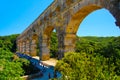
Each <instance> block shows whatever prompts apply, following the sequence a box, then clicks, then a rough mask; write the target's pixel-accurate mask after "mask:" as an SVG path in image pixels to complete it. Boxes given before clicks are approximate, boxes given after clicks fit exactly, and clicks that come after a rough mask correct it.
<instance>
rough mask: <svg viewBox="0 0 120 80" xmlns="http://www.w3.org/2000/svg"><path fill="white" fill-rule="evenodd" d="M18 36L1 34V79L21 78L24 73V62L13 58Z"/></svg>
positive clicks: (12, 79)
mask: <svg viewBox="0 0 120 80" xmlns="http://www.w3.org/2000/svg"><path fill="white" fill-rule="evenodd" d="M17 36H18V35H11V36H3V37H1V36H0V80H21V78H20V77H21V76H22V75H24V70H23V69H22V65H23V64H22V63H21V62H18V61H15V60H14V59H13V55H14V54H13V53H12V52H15V51H16V37H17ZM19 61H20V60H19Z"/></svg>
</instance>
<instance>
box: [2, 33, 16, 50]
mask: <svg viewBox="0 0 120 80" xmlns="http://www.w3.org/2000/svg"><path fill="white" fill-rule="evenodd" d="M17 36H18V34H15V35H10V36H0V48H2V49H4V50H10V51H11V52H15V51H16V38H17Z"/></svg>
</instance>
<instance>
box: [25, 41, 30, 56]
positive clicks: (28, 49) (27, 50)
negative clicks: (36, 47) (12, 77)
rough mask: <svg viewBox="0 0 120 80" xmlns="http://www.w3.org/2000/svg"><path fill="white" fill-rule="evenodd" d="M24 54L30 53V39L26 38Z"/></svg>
mask: <svg viewBox="0 0 120 80" xmlns="http://www.w3.org/2000/svg"><path fill="white" fill-rule="evenodd" d="M26 54H28V55H29V54H30V40H29V39H26Z"/></svg>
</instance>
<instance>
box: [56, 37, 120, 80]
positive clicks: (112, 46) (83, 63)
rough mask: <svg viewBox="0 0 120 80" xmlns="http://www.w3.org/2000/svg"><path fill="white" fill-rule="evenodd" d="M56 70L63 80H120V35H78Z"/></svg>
mask: <svg viewBox="0 0 120 80" xmlns="http://www.w3.org/2000/svg"><path fill="white" fill-rule="evenodd" d="M75 50H76V52H69V53H65V57H64V58H63V59H62V60H60V61H59V62H58V63H57V65H56V67H55V70H57V71H60V72H61V73H62V74H63V76H62V80H120V77H119V76H120V37H77V42H76V48H75Z"/></svg>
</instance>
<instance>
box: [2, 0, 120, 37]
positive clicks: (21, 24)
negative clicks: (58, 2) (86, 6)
mask: <svg viewBox="0 0 120 80" xmlns="http://www.w3.org/2000/svg"><path fill="white" fill-rule="evenodd" d="M52 2H53V0H1V1H0V36H5V35H11V34H18V33H19V34H20V33H22V32H23V31H24V30H25V29H26V28H27V27H28V26H29V25H30V24H31V23H32V22H33V21H34V20H35V19H36V18H37V17H38V16H39V15H40V14H41V13H42V12H43V11H44V9H46V8H47V7H48V6H49V5H50V4H51V3H52ZM114 22H115V19H114V17H113V16H112V15H111V14H110V13H109V11H107V10H106V9H101V10H97V11H94V12H93V13H91V14H89V15H88V16H87V17H86V18H85V19H84V20H83V22H82V23H81V24H80V27H79V30H78V33H77V35H79V36H120V29H119V28H118V27H116V25H115V23H114Z"/></svg>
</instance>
